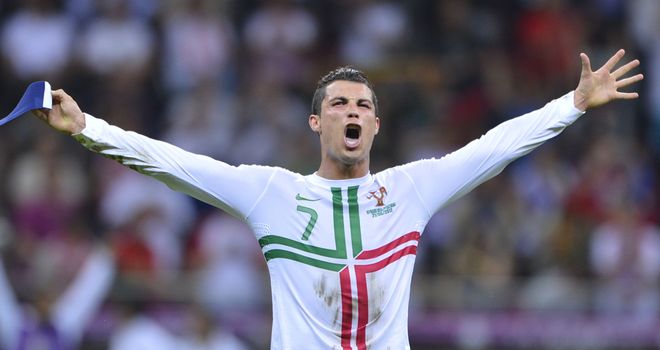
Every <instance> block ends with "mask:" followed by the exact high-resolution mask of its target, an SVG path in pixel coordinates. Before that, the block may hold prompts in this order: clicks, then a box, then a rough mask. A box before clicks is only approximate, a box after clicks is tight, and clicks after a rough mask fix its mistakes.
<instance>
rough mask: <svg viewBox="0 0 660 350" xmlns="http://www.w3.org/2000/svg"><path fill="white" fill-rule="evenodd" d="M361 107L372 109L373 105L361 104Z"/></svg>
mask: <svg viewBox="0 0 660 350" xmlns="http://www.w3.org/2000/svg"><path fill="white" fill-rule="evenodd" d="M359 106H360V107H362V108H366V109H371V105H370V104H368V103H361V104H359Z"/></svg>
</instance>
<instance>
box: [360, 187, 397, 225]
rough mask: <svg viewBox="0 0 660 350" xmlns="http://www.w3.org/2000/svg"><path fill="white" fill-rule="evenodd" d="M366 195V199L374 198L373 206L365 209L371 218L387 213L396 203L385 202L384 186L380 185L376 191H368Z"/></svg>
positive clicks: (385, 191)
mask: <svg viewBox="0 0 660 350" xmlns="http://www.w3.org/2000/svg"><path fill="white" fill-rule="evenodd" d="M366 197H367V199H374V200H375V201H376V206H375V208H372V209H369V210H367V214H370V215H371V217H372V218H375V217H379V216H383V215H385V214H389V213H391V212H392V211H394V207H395V206H396V203H389V204H385V197H387V189H386V188H385V186H381V187H380V188H379V189H378V190H376V191H369V194H368V195H367V196H366Z"/></svg>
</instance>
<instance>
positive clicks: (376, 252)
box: [357, 231, 420, 260]
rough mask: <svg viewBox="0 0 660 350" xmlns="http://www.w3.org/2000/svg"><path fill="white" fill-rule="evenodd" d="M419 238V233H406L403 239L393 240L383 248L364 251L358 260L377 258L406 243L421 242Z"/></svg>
mask: <svg viewBox="0 0 660 350" xmlns="http://www.w3.org/2000/svg"><path fill="white" fill-rule="evenodd" d="M419 237H420V233H419V232H417V231H413V232H410V233H406V234H405V235H403V236H401V237H399V238H397V239H395V240H393V241H392V242H390V243H387V244H385V245H383V246H381V247H378V248H376V249H371V250H365V251H362V253H360V254H359V255H358V256H357V258H358V259H361V260H363V259H373V258H377V257H379V256H381V255H383V254H385V253H387V252H389V251H391V250H392V249H394V248H396V247H398V246H400V245H402V244H404V243H406V242H410V241H419Z"/></svg>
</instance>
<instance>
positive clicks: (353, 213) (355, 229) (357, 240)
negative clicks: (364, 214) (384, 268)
mask: <svg viewBox="0 0 660 350" xmlns="http://www.w3.org/2000/svg"><path fill="white" fill-rule="evenodd" d="M357 193H358V186H353V187H349V188H348V215H349V222H350V225H351V242H352V244H353V257H354V258H355V257H357V256H358V254H360V252H362V233H361V232H360V207H359V206H358V195H357Z"/></svg>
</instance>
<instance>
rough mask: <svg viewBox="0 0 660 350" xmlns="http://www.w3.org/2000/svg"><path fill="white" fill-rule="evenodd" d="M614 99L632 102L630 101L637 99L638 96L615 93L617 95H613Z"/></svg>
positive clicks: (635, 94)
mask: <svg viewBox="0 0 660 350" xmlns="http://www.w3.org/2000/svg"><path fill="white" fill-rule="evenodd" d="M614 97H616V98H619V99H622V100H632V99H636V98H638V97H639V94H638V93H636V92H618V91H617V93H616V95H614Z"/></svg>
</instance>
